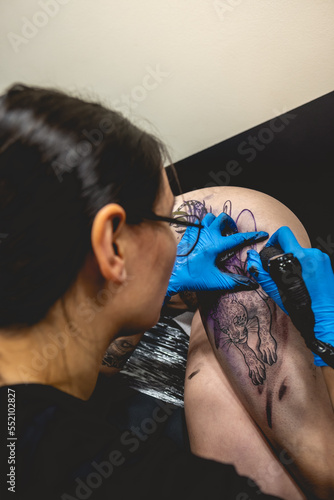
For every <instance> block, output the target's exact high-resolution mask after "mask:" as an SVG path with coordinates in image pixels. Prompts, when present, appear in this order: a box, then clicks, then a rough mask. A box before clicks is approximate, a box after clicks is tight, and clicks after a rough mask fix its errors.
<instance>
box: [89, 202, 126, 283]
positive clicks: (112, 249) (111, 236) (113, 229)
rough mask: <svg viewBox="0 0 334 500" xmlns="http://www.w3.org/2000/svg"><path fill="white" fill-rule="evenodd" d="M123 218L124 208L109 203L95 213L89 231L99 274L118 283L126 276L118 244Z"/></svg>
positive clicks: (122, 281)
mask: <svg viewBox="0 0 334 500" xmlns="http://www.w3.org/2000/svg"><path fill="white" fill-rule="evenodd" d="M125 220H126V214H125V211H124V209H123V208H122V207H121V206H120V205H118V204H116V203H109V204H108V205H105V206H104V207H102V208H101V209H100V210H99V211H98V213H97V214H96V216H95V219H94V222H93V226H92V233H91V240H92V247H93V251H94V254H95V257H96V260H97V263H98V265H99V268H100V271H101V274H102V275H103V276H104V278H105V279H107V280H109V281H112V282H113V283H115V284H118V285H121V284H122V283H124V281H125V280H126V277H127V275H126V270H125V262H124V256H123V253H122V251H121V248H120V245H119V240H120V238H121V235H122V232H123V231H124V225H125Z"/></svg>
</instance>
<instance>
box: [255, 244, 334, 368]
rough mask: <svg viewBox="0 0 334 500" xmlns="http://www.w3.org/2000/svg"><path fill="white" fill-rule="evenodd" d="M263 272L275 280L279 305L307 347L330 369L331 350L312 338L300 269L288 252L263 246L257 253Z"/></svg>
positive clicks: (333, 364) (307, 298)
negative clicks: (280, 302) (283, 308)
mask: <svg viewBox="0 0 334 500" xmlns="http://www.w3.org/2000/svg"><path fill="white" fill-rule="evenodd" d="M260 257H261V262H262V265H263V268H264V269H265V271H267V272H269V274H270V276H271V277H272V279H273V280H274V281H275V283H276V285H277V288H278V291H279V294H280V296H281V299H282V302H283V305H284V307H285V309H286V310H287V312H288V313H289V316H290V318H291V320H292V322H293V324H294V325H295V327H296V328H297V330H299V332H300V333H301V335H302V336H303V338H304V340H305V343H306V345H307V347H308V348H309V349H310V350H311V351H312V352H314V353H315V354H317V355H318V356H320V357H321V358H322V359H323V361H324V362H325V363H326V364H327V365H328V366H331V367H332V368H334V347H333V346H332V345H331V344H328V343H327V342H322V341H321V340H318V339H317V338H316V337H315V335H314V325H315V318H314V313H313V311H312V307H311V297H310V295H309V293H308V290H307V287H306V285H305V282H304V280H303V277H302V267H301V265H300V262H299V260H298V259H297V257H295V256H294V255H293V254H292V253H283V251H282V249H281V248H277V247H274V246H272V247H267V248H266V247H264V248H263V250H262V251H261V252H260Z"/></svg>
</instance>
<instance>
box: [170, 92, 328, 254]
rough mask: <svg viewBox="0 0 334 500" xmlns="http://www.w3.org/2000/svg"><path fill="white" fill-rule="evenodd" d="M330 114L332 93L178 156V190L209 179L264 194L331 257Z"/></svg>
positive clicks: (191, 187)
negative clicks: (287, 210) (290, 213)
mask: <svg viewBox="0 0 334 500" xmlns="http://www.w3.org/2000/svg"><path fill="white" fill-rule="evenodd" d="M333 116H334V92H331V93H329V94H326V95H325V96H323V97H320V98H318V99H315V100H314V101H311V102H309V103H307V104H305V105H303V106H300V107H298V108H295V109H294V110H291V111H289V112H287V113H285V114H283V115H280V116H279V117H275V118H274V119H273V120H270V121H268V122H265V123H263V124H261V125H259V126H257V127H254V128H252V129H249V130H247V131H246V132H243V133H241V134H238V135H236V136H234V137H232V138H231V139H228V140H226V141H223V142H221V143H219V144H217V145H215V146H213V147H211V148H208V149H206V150H203V151H201V152H200V153H197V154H195V155H193V156H190V157H188V158H186V159H184V160H182V161H179V162H177V163H175V167H176V170H177V173H178V176H179V180H180V184H181V187H182V190H183V192H187V191H193V190H194V189H199V188H203V187H206V186H207V185H208V184H210V183H213V184H215V185H219V184H220V185H231V186H241V187H247V188H251V189H256V190H258V191H262V192H264V193H267V194H269V195H271V196H273V197H274V198H276V199H278V200H279V201H281V202H282V203H284V204H285V205H286V206H288V207H289V208H290V209H291V210H292V211H293V212H294V213H295V214H296V215H297V217H299V218H300V220H301V221H302V223H303V224H304V226H305V228H306V230H307V231H308V233H309V236H310V238H311V241H312V245H313V246H317V247H319V248H321V249H322V250H323V251H325V252H326V253H328V254H329V255H330V256H331V258H332V262H334V227H333V217H332V198H333V185H334V182H333V158H334V119H333ZM203 127H205V123H203ZM252 138H255V140H256V142H255V143H254V142H253V141H254V139H252ZM231 161H234V162H235V163H231ZM175 194H177V192H176V191H175Z"/></svg>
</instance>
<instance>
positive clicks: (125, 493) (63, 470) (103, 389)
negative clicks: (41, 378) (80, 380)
mask: <svg viewBox="0 0 334 500" xmlns="http://www.w3.org/2000/svg"><path fill="white" fill-rule="evenodd" d="M14 401H15V406H14ZM14 411H15V422H14V419H13V416H14ZM10 417H11V418H10ZM14 424H15V428H14ZM183 424H184V420H183V409H181V408H177V407H175V406H173V405H170V404H167V403H164V402H161V401H158V400H156V399H154V398H152V397H149V396H146V395H141V394H139V393H137V392H135V391H134V390H132V389H129V387H128V386H126V385H125V384H124V381H123V382H122V379H121V378H120V377H118V376H115V377H113V378H111V379H109V378H108V377H106V376H104V375H102V374H100V376H99V378H98V382H97V385H96V388H95V391H94V393H93V395H92V396H91V398H90V399H89V400H88V401H82V400H80V399H78V398H75V397H74V396H71V395H69V394H67V393H65V392H63V391H60V390H58V389H56V388H54V387H51V386H48V385H42V384H19V385H12V386H9V387H7V386H5V387H0V476H1V477H0V488H1V490H0V498H1V499H7V498H13V499H20V500H26V499H29V500H39V499H43V500H54V499H58V500H73V499H88V498H89V499H91V500H95V499H103V500H107V499H117V500H121V499H133V500H140V499H143V500H144V499H145V500H149V499H152V500H153V499H154V500H156V499H159V500H160V499H166V500H167V499H168V500H170V499H173V500H174V499H178V498H180V499H181V498H182V499H183V500H185V499H192V500H193V499H197V498H198V499H199V498H201V499H210V500H211V499H212V500H213V499H220V500H222V499H233V500H249V499H263V498H266V499H269V498H275V497H272V496H269V495H265V494H262V493H261V492H260V491H259V488H258V487H257V486H256V485H255V484H254V483H253V482H252V481H251V480H249V479H247V478H244V477H240V476H238V475H237V473H236V471H235V469H234V467H232V466H230V465H223V464H220V463H218V462H214V461H211V460H205V459H202V458H199V457H196V456H194V455H192V454H191V453H190V451H189V447H188V445H187V441H186V439H185V438H184V434H183V433H182V432H181V431H182V425H183ZM15 437H16V438H17V439H14V438H15ZM11 467H12V469H10V468H11ZM11 484H12V485H14V489H15V493H13V492H11V491H10V489H9V488H11ZM12 489H13V488H12Z"/></svg>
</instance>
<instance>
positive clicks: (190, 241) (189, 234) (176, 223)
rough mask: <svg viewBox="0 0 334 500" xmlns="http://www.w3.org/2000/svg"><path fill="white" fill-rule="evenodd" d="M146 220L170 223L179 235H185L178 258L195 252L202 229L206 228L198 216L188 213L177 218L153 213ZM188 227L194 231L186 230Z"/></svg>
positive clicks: (179, 246)
mask: <svg viewBox="0 0 334 500" xmlns="http://www.w3.org/2000/svg"><path fill="white" fill-rule="evenodd" d="M144 219H148V220H154V221H162V222H168V223H169V224H170V225H171V227H172V228H173V229H174V230H175V231H176V233H177V234H183V237H182V240H181V242H180V243H179V245H178V247H177V250H178V251H177V257H186V256H187V255H189V254H190V253H191V252H192V251H193V250H194V248H195V246H196V245H197V243H198V240H199V236H200V232H201V229H203V227H204V226H203V225H202V224H201V220H200V218H199V217H197V215H190V214H187V213H182V214H181V215H177V216H176V217H164V216H162V215H156V214H155V213H153V212H152V213H150V214H149V215H145V217H144ZM195 221H196V222H195ZM188 227H189V228H192V229H188V230H186V229H187V228H188Z"/></svg>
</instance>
